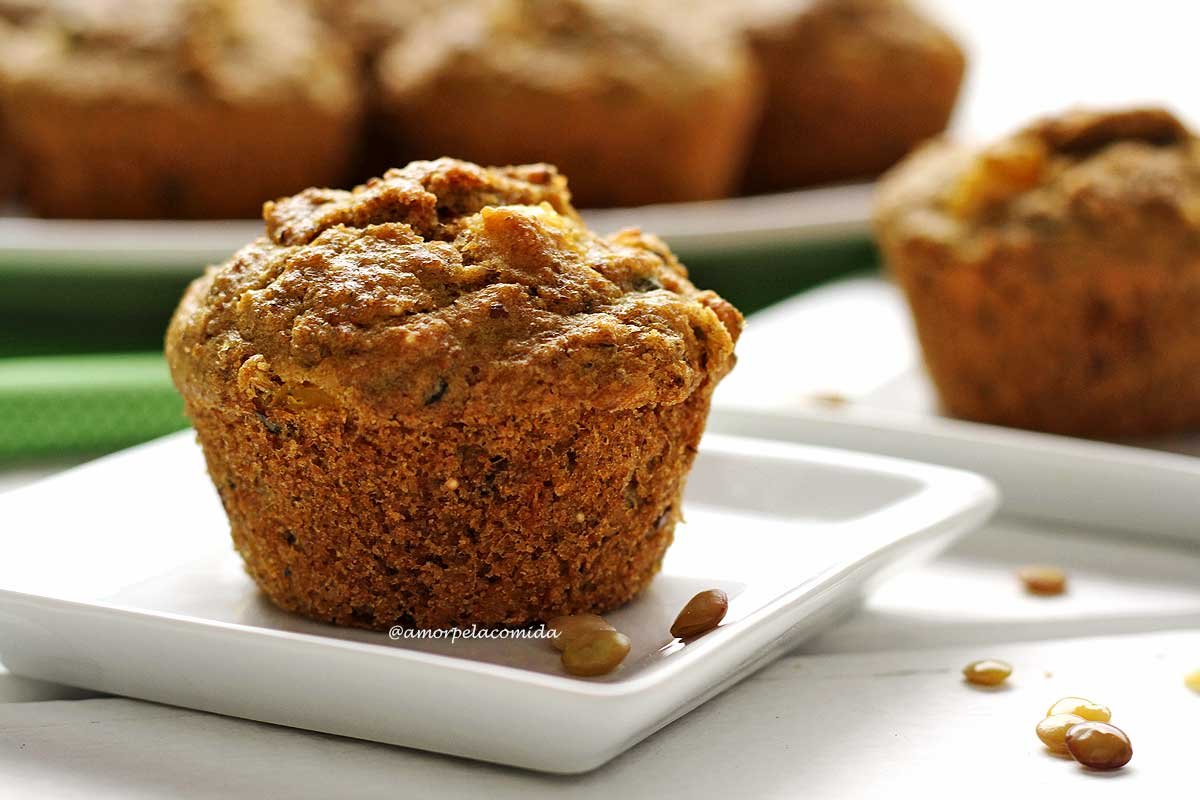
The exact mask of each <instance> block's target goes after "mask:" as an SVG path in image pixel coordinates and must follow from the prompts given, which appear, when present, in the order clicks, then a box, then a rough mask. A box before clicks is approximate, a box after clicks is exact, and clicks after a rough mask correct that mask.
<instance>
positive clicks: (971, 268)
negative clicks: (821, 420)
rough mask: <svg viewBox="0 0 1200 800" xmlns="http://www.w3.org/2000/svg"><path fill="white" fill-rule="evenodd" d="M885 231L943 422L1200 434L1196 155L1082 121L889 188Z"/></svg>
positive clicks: (1166, 126) (1147, 112)
mask: <svg viewBox="0 0 1200 800" xmlns="http://www.w3.org/2000/svg"><path fill="white" fill-rule="evenodd" d="M877 230H878V234H879V241H880V244H881V247H882V250H883V252H884V255H885V257H886V259H887V263H888V265H889V267H890V269H891V272H892V274H893V275H894V276H895V278H896V280H897V282H898V283H899V284H900V286H901V288H902V289H903V290H904V293H905V295H906V296H907V298H908V302H909V304H910V305H911V307H912V312H913V317H914V320H915V322H916V329H917V334H918V336H919V338H920V342H921V346H922V349H923V351H924V354H925V362H926V364H927V365H928V367H929V372H930V374H931V375H932V377H933V381H934V383H935V384H936V386H937V389H938V393H939V395H940V397H941V401H942V404H943V406H944V407H945V409H946V410H947V411H948V412H949V413H951V414H953V415H955V416H959V417H963V418H966V419H972V420H978V421H981V422H992V423H997V424H1001V425H1011V426H1016V427H1022V428H1032V429H1035V430H1042V431H1051V432H1054V433H1063V434H1072V435H1079V436H1091V437H1124V436H1134V435H1144V434H1155V433H1163V432H1170V431H1180V430H1185V429H1190V428H1197V427H1200V326H1197V324H1196V320H1197V319H1200V144H1198V142H1197V139H1196V137H1195V135H1193V134H1192V133H1191V132H1190V131H1188V130H1187V129H1186V128H1185V127H1184V125H1183V124H1181V123H1180V122H1179V120H1177V119H1176V118H1175V117H1174V116H1172V115H1171V114H1170V113H1169V112H1167V111H1163V110H1161V109H1137V110H1125V111H1113V112H1088V111H1074V112H1070V113H1066V114H1063V115H1061V116H1057V117H1054V118H1050V119H1045V120H1042V121H1039V122H1035V123H1034V124H1032V125H1030V126H1029V127H1027V128H1025V129H1024V130H1021V131H1019V132H1017V133H1016V134H1014V135H1012V136H1010V137H1008V138H1006V139H1004V140H1002V141H999V142H997V143H995V144H992V145H990V146H988V147H986V148H984V149H982V150H979V151H973V150H970V149H967V148H963V147H959V146H955V145H953V144H949V143H936V144H931V145H929V146H927V147H925V148H923V149H921V150H920V151H919V152H918V153H916V154H914V155H913V156H912V157H911V158H910V159H908V160H907V161H905V162H904V163H903V164H902V165H901V166H899V167H897V168H896V170H895V171H894V172H893V173H891V174H890V175H888V176H887V177H886V178H885V179H884V181H883V184H882V186H881V188H880V192H879V198H878V206H877Z"/></svg>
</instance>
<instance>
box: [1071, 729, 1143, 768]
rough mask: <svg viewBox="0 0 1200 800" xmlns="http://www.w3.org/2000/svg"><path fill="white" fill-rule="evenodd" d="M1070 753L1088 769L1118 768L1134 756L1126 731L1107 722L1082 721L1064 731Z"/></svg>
mask: <svg viewBox="0 0 1200 800" xmlns="http://www.w3.org/2000/svg"><path fill="white" fill-rule="evenodd" d="M1067 750H1068V752H1070V754H1071V757H1072V758H1074V759H1075V760H1076V761H1078V762H1079V763H1080V764H1083V765H1084V766H1085V767H1090V768H1091V769H1120V768H1121V767H1123V766H1125V765H1126V764H1128V763H1129V759H1131V758H1133V745H1132V744H1131V743H1130V741H1129V737H1128V736H1126V735H1125V731H1123V730H1121V729H1120V728H1118V727H1116V726H1115V725H1109V724H1108V723H1107V722H1083V723H1080V724H1079V725H1073V726H1071V729H1070V730H1068V731H1067Z"/></svg>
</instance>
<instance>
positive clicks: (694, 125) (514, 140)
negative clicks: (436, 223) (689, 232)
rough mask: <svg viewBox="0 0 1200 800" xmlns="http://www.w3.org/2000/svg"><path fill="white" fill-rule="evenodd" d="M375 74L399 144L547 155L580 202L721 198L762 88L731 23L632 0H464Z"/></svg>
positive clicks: (508, 159)
mask: <svg viewBox="0 0 1200 800" xmlns="http://www.w3.org/2000/svg"><path fill="white" fill-rule="evenodd" d="M693 16H694V15H693ZM378 77H379V84H380V91H381V94H382V97H383V103H384V105H385V108H386V109H387V110H388V112H389V113H390V117H391V120H392V129H393V131H394V134H395V142H396V148H397V150H398V151H399V152H402V153H407V154H412V155H413V156H414V157H421V158H430V157H436V156H440V155H445V154H453V155H456V156H459V157H462V158H469V159H472V160H474V161H478V162H481V163H491V164H513V163H522V162H525V161H533V160H546V161H550V162H553V163H555V164H557V165H558V166H559V168H561V169H562V170H563V171H564V172H565V173H566V174H568V175H570V176H571V187H572V192H573V194H574V196H575V197H576V200H577V201H578V203H579V204H580V205H581V206H583V207H592V206H632V205H640V204H645V203H655V202H671V201H685V200H704V199H711V198H717V197H723V196H726V195H727V194H729V193H730V192H731V191H732V190H733V189H734V188H735V184H736V181H737V179H738V177H739V175H740V172H741V167H742V163H743V158H744V152H745V149H746V146H747V144H748V139H749V136H750V134H751V132H752V131H751V129H752V126H753V123H754V120H755V118H756V116H757V113H758V103H759V91H760V87H759V85H758V81H757V75H756V73H755V72H754V70H753V66H752V64H751V61H750V58H749V55H748V53H747V52H746V50H745V48H744V47H743V46H742V44H741V43H740V42H739V41H738V37H737V36H736V35H734V34H731V33H729V32H728V31H727V30H722V29H719V28H718V26H714V25H712V24H708V23H706V22H697V21H696V20H695V19H694V18H693V17H689V15H688V14H687V13H681V12H679V11H678V10H677V11H676V13H675V14H672V15H670V16H664V15H663V14H662V13H660V11H659V9H658V8H657V7H656V6H655V5H654V4H649V5H646V6H645V7H642V5H641V4H637V3H631V2H629V0H479V1H478V2H473V3H464V4H461V5H459V6H458V7H454V8H453V9H452V10H451V13H442V14H429V15H427V16H426V17H425V19H424V20H423V22H422V24H421V25H418V26H416V27H414V28H412V29H411V30H409V32H408V34H407V35H406V36H405V37H403V39H401V40H400V41H398V42H397V43H396V44H395V45H394V46H393V47H391V48H390V49H389V50H388V51H387V52H385V53H384V54H383V56H382V58H381V59H380V63H379V65H378Z"/></svg>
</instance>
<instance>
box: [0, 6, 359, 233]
mask: <svg viewBox="0 0 1200 800" xmlns="http://www.w3.org/2000/svg"><path fill="white" fill-rule="evenodd" d="M7 49H8V52H6V53H4V54H3V57H2V58H0V89H2V90H3V100H4V106H5V111H6V114H7V117H8V121H9V124H10V126H11V131H12V137H13V140H14V143H15V146H16V148H17V149H18V150H19V151H20V152H21V154H22V157H23V163H24V165H25V173H26V174H25V183H26V186H25V191H26V196H27V200H28V202H29V205H30V206H31V207H32V209H33V211H34V212H35V213H38V214H41V215H44V216H54V217H105V218H121V217H129V218H142V217H183V218H186V217H249V216H254V215H256V214H257V213H258V210H259V209H260V208H261V204H262V200H263V198H264V197H278V196H280V195H283V194H290V193H292V192H295V191H298V190H299V189H301V188H303V187H305V186H309V185H312V184H314V183H317V184H325V183H336V182H339V181H341V180H343V178H344V176H345V171H346V170H347V169H348V167H349V164H350V159H351V157H352V155H353V151H354V147H355V136H356V130H357V126H358V117H359V106H360V100H359V90H358V88H357V87H356V86H355V83H354V70H353V63H352V59H351V57H350V54H349V52H348V51H347V50H346V49H345V48H344V47H343V46H342V45H341V44H339V43H337V42H336V41H331V37H330V36H329V35H328V32H327V31H326V30H325V28H324V27H323V26H322V25H320V24H319V23H318V22H317V21H316V19H315V18H314V17H313V16H312V14H311V13H310V12H309V11H308V10H307V8H306V6H305V5H304V4H302V3H290V2H286V0H256V1H255V2H234V0H91V1H90V2H87V3H81V2H71V0H50V2H48V3H46V4H44V8H43V9H42V10H41V12H40V13H36V14H32V15H30V16H29V17H28V18H27V19H25V20H24V21H23V22H22V30H21V34H20V36H19V41H18V42H16V43H15V44H14V45H13V47H11V48H7Z"/></svg>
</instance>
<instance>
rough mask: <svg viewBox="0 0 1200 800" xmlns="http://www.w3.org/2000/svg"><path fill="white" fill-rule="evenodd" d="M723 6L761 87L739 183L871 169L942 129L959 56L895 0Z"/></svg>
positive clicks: (773, 184)
mask: <svg viewBox="0 0 1200 800" xmlns="http://www.w3.org/2000/svg"><path fill="white" fill-rule="evenodd" d="M728 13H730V14H731V15H732V24H733V25H735V26H739V27H741V28H742V29H743V30H744V31H745V34H746V37H747V39H748V41H749V42H750V45H751V47H752V49H753V51H754V54H755V56H756V57H757V59H758V62H759V65H760V66H761V68H762V72H763V74H764V76H765V81H766V87H767V90H766V100H765V110H764V113H763V116H762V120H761V121H760V123H759V125H758V131H757V134H756V136H755V139H754V143H753V146H752V148H751V153H750V158H749V163H748V165H747V169H746V179H745V188H746V190H748V191H751V192H763V191H773V190H778V189H788V188H792V187H797V186H806V185H810V184H817V183H827V182H831V181H841V180H848V179H853V178H868V177H874V176H875V175H878V174H879V173H881V172H883V171H884V170H885V169H887V168H888V167H890V166H892V165H893V164H895V163H896V162H897V161H898V160H900V158H902V157H903V156H904V155H905V154H906V153H908V152H909V150H911V149H912V148H913V147H914V146H915V145H916V144H918V143H920V142H921V141H923V140H925V139H927V138H929V137H930V136H933V135H935V134H937V133H939V132H940V131H942V130H944V129H945V127H946V123H947V121H948V120H949V118H950V113H951V111H953V109H954V103H955V100H956V99H957V97H958V89H959V85H960V84H961V83H962V78H963V71H964V68H965V59H964V57H963V53H962V51H961V50H960V49H959V47H958V45H957V44H956V43H955V41H954V39H952V38H951V37H950V36H949V35H948V34H947V33H946V32H945V31H943V30H942V29H941V28H939V27H938V26H937V25H935V24H934V23H933V22H931V21H929V20H928V19H926V18H925V17H924V16H922V15H921V14H920V13H918V12H917V11H916V10H914V9H913V8H912V7H911V6H909V5H908V3H905V2H903V0H750V1H749V2H745V3H739V4H737V5H736V6H734V7H731V10H730V11H729V12H728Z"/></svg>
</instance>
